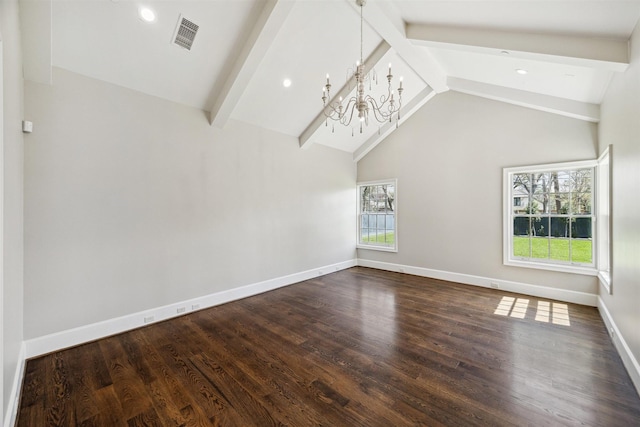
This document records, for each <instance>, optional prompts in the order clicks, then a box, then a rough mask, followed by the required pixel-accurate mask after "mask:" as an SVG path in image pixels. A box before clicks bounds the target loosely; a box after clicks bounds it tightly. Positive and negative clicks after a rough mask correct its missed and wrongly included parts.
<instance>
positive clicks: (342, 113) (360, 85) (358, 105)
mask: <svg viewBox="0 0 640 427" xmlns="http://www.w3.org/2000/svg"><path fill="white" fill-rule="evenodd" d="M355 1H356V4H357V5H358V6H360V61H358V62H356V68H355V72H353V70H350V71H349V73H352V76H351V77H355V80H356V94H355V96H352V97H351V98H349V100H348V102H347V104H346V105H344V103H343V99H342V97H339V98H338V101H335V100H334V101H332V99H331V82H330V81H329V74H327V84H326V85H325V86H324V87H323V88H322V105H323V106H324V108H323V112H324V115H325V117H326V118H327V124H328V119H331V120H334V121H337V122H340V123H342V124H343V125H345V126H350V125H351V121H352V120H353V116H354V114H355V111H356V110H357V111H358V119H359V120H360V133H362V124H363V123H364V124H365V125H369V112H370V111H371V112H373V116H374V117H375V119H376V120H377V121H378V122H380V123H384V122H387V121H388V122H392V121H393V116H394V115H395V117H396V127H398V122H399V121H400V107H401V106H402V91H403V88H402V77H400V85H399V86H398V98H397V100H396V99H394V91H393V89H391V80H392V79H393V74H391V64H389V74H387V81H388V88H387V93H386V94H383V95H381V96H380V100H379V102H378V101H376V99H375V98H374V97H372V96H371V95H365V92H364V87H365V82H366V81H369V82H371V78H373V79H375V80H376V81H377V78H376V75H375V70H374V71H373V76H370V75H369V74H367V73H366V65H365V63H364V60H363V58H362V45H363V41H362V39H363V37H362V34H363V30H362V28H363V17H362V8H363V7H364V5H365V4H366V3H367V0H355ZM369 90H371V84H369Z"/></svg>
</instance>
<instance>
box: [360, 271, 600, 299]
mask: <svg viewBox="0 0 640 427" xmlns="http://www.w3.org/2000/svg"><path fill="white" fill-rule="evenodd" d="M358 265H360V266H362V267H371V268H377V269H379V270H386V271H395V272H398V273H407V274H413V275H415V276H422V277H429V278H432V279H440V280H447V281H450V282H458V283H464V284H466V285H474V286H481V287H483V288H494V289H496V287H495V286H492V284H493V285H496V286H497V289H500V290H503V291H508V292H516V293H520V294H526V295H531V296H535V297H540V298H549V299H553V300H558V301H565V302H571V303H575V304H582V305H588V306H591V307H595V306H596V305H597V299H598V296H597V295H596V294H589V293H586V292H577V291H569V290H566V289H557V288H550V287H547V286H539V285H531V284H528V283H520V282H512V281H509V280H501V279H492V278H490V277H482V276H473V275H470V274H462V273H452V272H449V271H442V270H433V269H431V268H423V267H412V266H409V265H402V264H393V263H388V262H380V261H371V260H367V259H358Z"/></svg>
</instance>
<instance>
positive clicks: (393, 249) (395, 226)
mask: <svg viewBox="0 0 640 427" xmlns="http://www.w3.org/2000/svg"><path fill="white" fill-rule="evenodd" d="M385 184H386V185H393V188H394V191H395V196H396V198H395V199H394V203H395V205H394V211H393V216H394V220H393V233H394V243H393V246H377V245H366V244H362V243H360V237H361V236H360V187H362V186H367V185H385ZM356 198H357V203H356V209H357V211H356V248H357V249H367V250H373V251H382V252H395V253H397V252H398V180H397V179H395V178H394V179H381V180H378V181H364V182H358V183H356Z"/></svg>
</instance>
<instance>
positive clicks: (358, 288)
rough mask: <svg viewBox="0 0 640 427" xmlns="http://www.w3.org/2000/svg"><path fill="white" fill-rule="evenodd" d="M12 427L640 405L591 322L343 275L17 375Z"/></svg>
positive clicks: (66, 354) (613, 418)
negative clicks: (16, 406) (22, 376)
mask: <svg viewBox="0 0 640 427" xmlns="http://www.w3.org/2000/svg"><path fill="white" fill-rule="evenodd" d="M525 300H527V302H528V304H527V305H526V306H525ZM519 317H524V318H519ZM536 319H537V320H536ZM18 425H19V426H29V427H34V426H37V427H40V426H58V425H60V426H209V425H220V426H269V425H290V426H312V425H323V426H407V425H427V426H438V425H444V426H473V425H486V426H508V425H513V426H524V425H530V426H560V425H569V426H573V425H589V426H638V425H640V399H639V398H638V394H637V393H636V391H635V389H634V387H633V385H632V383H631V380H630V379H629V376H628V374H627V372H626V371H625V369H624V367H623V365H622V362H621V360H620V358H619V356H618V355H617V353H616V351H615V350H614V347H613V345H612V343H611V340H610V338H609V336H608V335H607V333H606V330H605V326H604V324H603V323H602V320H601V319H600V317H599V315H598V312H597V310H596V309H595V308H592V307H584V306H578V305H571V304H563V303H558V302H557V301H548V300H544V299H539V298H534V297H529V296H522V295H516V294H510V293H506V292H501V291H498V290H493V289H483V288H476V287H471V286H465V285H460V284H455V283H449V282H442V281H437V280H431V279H425V278H421V277H416V276H409V275H404V274H396V273H389V272H383V271H378V270H373V269H367V268H361V267H357V268H352V269H349V270H345V271H341V272H338V273H334V274H330V275H327V276H323V277H321V278H318V279H314V280H309V281H306V282H303V283H299V284H296V285H292V286H289V287H286V288H282V289H279V290H276V291H272V292H269V293H266V294H263V295H258V296H255V297H252V298H247V299H244V300H241V301H236V302H232V303H229V304H225V305H222V306H218V307H214V308H210V309H206V310H202V311H200V312H197V313H192V314H189V315H186V316H183V317H179V318H175V319H172V320H169V321H166V322H162V323H158V324H154V325H151V326H148V327H145V328H141V329H138V330H134V331H131V332H127V333H123V334H120V335H117V336H113V337H110V338H106V339H102V340H99V341H96V342H92V343H89V344H86V345H82V346H79V347H75V348H71V349H68V350H64V351H59V352H56V353H53V354H50V355H47V356H44V357H40V358H36V359H33V360H29V361H28V363H27V367H26V375H25V382H24V386H23V392H22V399H21V403H20V409H19V415H18Z"/></svg>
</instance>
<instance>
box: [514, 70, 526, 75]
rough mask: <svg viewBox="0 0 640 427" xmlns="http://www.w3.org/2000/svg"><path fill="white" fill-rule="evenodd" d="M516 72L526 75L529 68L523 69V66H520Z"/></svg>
mask: <svg viewBox="0 0 640 427" xmlns="http://www.w3.org/2000/svg"><path fill="white" fill-rule="evenodd" d="M516 73H518V74H522V75H523V76H524V75H525V74H527V70H523V69H522V68H518V69H517V70H516Z"/></svg>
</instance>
